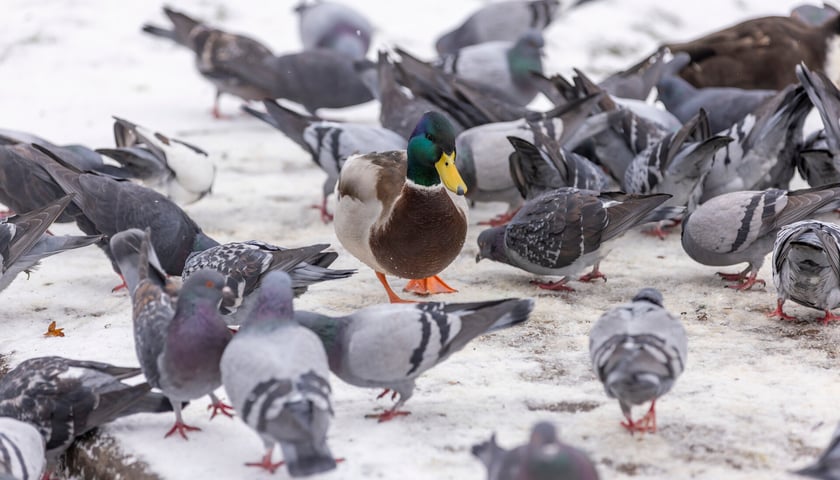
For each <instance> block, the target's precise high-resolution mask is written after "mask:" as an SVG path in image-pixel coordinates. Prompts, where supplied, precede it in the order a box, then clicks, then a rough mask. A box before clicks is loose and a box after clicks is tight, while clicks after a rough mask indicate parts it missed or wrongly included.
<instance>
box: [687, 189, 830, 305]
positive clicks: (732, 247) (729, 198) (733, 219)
mask: <svg viewBox="0 0 840 480" xmlns="http://www.w3.org/2000/svg"><path fill="white" fill-rule="evenodd" d="M838 195H840V184H831V185H826V186H823V187H818V188H812V189H806V190H796V191H791V192H788V191H785V190H778V189H769V190H763V191H743V192H733V193H727V194H724V195H720V196H718V197H715V198H713V199H711V200H709V201H708V202H706V203H704V204H702V205H700V207H698V208H697V209H696V210H694V211H689V213H688V215H686V217H685V219H684V220H683V230H682V246H683V250H685V252H686V253H687V254H688V256H689V257H691V258H692V259H694V261H696V262H699V263H702V264H703V265H711V266H715V267H721V266H727V265H735V264H738V263H742V262H747V268H746V269H744V270H743V271H742V272H740V273H735V274H730V273H718V275H720V276H721V277H723V278H724V279H726V280H727V281H732V282H736V283H735V284H733V285H728V287H730V288H734V289H736V290H748V289H750V288H752V286H753V285H755V284H756V283H761V284H762V285H764V280H761V279H756V276H757V275H758V270H759V269H760V268H761V265H762V264H763V263H764V257H765V256H767V254H768V253H770V251H771V250H773V243H774V242H775V240H776V234H777V233H778V232H779V229H780V228H782V227H784V226H785V225H788V224H791V223H794V222H798V221H800V220H803V219H806V218H809V217H811V216H812V215H814V214H816V213H817V212H819V211H821V210H824V209H826V208H827V207H829V206H830V205H831V204H832V203H833V202H836V199H837V196H838Z"/></svg>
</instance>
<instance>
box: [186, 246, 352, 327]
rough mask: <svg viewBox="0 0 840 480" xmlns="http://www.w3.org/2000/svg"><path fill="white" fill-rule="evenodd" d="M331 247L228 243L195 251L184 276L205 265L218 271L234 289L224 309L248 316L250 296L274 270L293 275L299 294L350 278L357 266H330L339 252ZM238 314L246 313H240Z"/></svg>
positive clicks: (221, 309)
mask: <svg viewBox="0 0 840 480" xmlns="http://www.w3.org/2000/svg"><path fill="white" fill-rule="evenodd" d="M327 247H329V245H327V244H317V245H310V246H308V247H301V248H291V249H289V248H283V247H278V246H276V245H271V244H268V243H264V242H260V241H256V240H250V241H247V242H233V243H225V244H222V245H219V246H217V247H211V248H208V249H207V250H204V251H203V252H196V253H193V254H191V255H190V256H189V258H187V263H186V264H185V265H184V272H183V273H182V274H181V278H182V279H183V280H184V281H186V280H187V279H188V278H190V276H192V275H193V274H194V273H196V272H199V271H201V270H204V269H212V270H216V271H218V272H219V273H221V274H222V275H224V277H225V284H226V285H227V286H228V287H229V288H230V289H231V291H232V292H233V296H232V297H231V298H226V299H225V300H224V301H223V302H222V304H221V306H220V311H221V312H222V313H223V314H224V315H233V314H235V313H237V312H238V310H240V309H241V310H243V311H244V312H246V313H245V315H246V316H247V312H249V311H250V310H251V308H250V305H249V304H250V303H251V302H250V300H251V299H253V298H254V296H253V295H252V294H253V293H254V291H256V290H257V289H258V288H259V286H260V285H261V284H262V282H263V280H264V279H265V278H266V277H267V276H268V274H269V273H271V272H273V271H283V272H286V273H288V274H289V275H290V276H291V277H292V286H293V287H294V293H295V295H301V294H303V292H305V291H306V289H307V287H309V285H312V284H314V283H318V282H323V281H327V280H337V279H340V278H347V277H349V276H350V275H353V274H354V273H356V270H333V269H329V268H327V267H329V266H330V264H331V263H332V262H334V261H335V259H336V258H338V254H337V253H335V252H324V251H323V250H324V249H325V248H327ZM235 318H237V319H239V318H244V317H243V316H241V315H237V316H236V317H235ZM237 323H238V322H237Z"/></svg>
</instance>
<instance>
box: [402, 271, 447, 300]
mask: <svg viewBox="0 0 840 480" xmlns="http://www.w3.org/2000/svg"><path fill="white" fill-rule="evenodd" d="M403 291H404V292H411V293H416V294H417V295H431V294H433V293H455V292H457V291H458V290H455V289H454V288H452V287H450V286H449V285H447V284H446V282H444V281H443V280H442V279H441V278H440V277H438V276H437V275H434V276H431V277H426V278H420V279H416V280H409V281H408V283H407V284H406V285H405V287H404V288H403Z"/></svg>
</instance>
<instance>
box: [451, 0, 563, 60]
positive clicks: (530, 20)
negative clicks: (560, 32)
mask: <svg viewBox="0 0 840 480" xmlns="http://www.w3.org/2000/svg"><path fill="white" fill-rule="evenodd" d="M559 10H560V1H559V0H529V1H525V2H523V1H506V2H495V3H490V4H487V5H485V6H483V7H482V8H481V9H479V10H477V11H476V12H474V13H473V14H472V15H470V16H469V17H468V18H467V19H466V20H464V22H463V23H462V24H461V25H459V26H458V27H457V28H456V29H454V30H452V31H450V32H448V33H446V34H444V35H442V36H441V37H440V38H438V39H437V41H436V42H435V48H436V49H437V51H438V54H440V55H445V54H450V53H455V52H457V51H459V50H461V49H462V48H464V47H468V46H470V45H477V44H480V43H487V42H495V41H514V40H516V39H517V38H519V37H520V36H521V35H522V34H523V33H526V32H528V31H529V30H531V29H545V28H546V27H548V26H549V25H550V24H551V22H552V21H553V20H554V18H555V17H556V16H557V13H559Z"/></svg>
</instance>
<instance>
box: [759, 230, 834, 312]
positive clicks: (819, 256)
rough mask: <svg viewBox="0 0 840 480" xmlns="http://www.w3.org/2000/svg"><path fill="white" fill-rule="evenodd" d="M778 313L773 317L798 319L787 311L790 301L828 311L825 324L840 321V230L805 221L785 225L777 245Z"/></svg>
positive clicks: (775, 273) (774, 261)
mask: <svg viewBox="0 0 840 480" xmlns="http://www.w3.org/2000/svg"><path fill="white" fill-rule="evenodd" d="M773 283H774V284H775V285H776V296H777V298H778V301H777V302H776V310H775V311H774V312H772V313H771V314H770V316H771V317H774V316H778V317H780V318H782V319H784V320H796V317H793V316H790V315H788V314H786V313H785V312H784V309H783V305H784V303H785V301H786V300H793V301H794V302H796V303H798V304H800V305H804V306H806V307H810V308H815V309H818V310H822V311H823V312H825V316H824V317H823V318H822V322H823V324H827V323H828V322H830V321H832V320H840V316H838V315H835V314H833V313H831V310H832V309H834V308H837V307H838V306H840V227H838V226H837V225H835V224H833V223H826V222H820V221H817V220H803V221H801V222H796V223H792V224H790V225H787V226H785V227H784V228H782V229H781V230H779V233H778V234H777V235H776V243H775V244H774V245H773Z"/></svg>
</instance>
